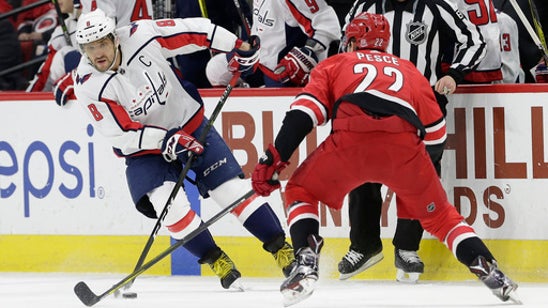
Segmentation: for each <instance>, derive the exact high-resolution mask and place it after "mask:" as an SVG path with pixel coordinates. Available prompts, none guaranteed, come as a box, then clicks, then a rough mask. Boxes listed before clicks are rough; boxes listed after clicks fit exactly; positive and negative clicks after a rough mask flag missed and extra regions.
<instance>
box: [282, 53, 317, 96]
mask: <svg viewBox="0 0 548 308" xmlns="http://www.w3.org/2000/svg"><path fill="white" fill-rule="evenodd" d="M316 65H318V58H317V57H316V54H315V53H314V51H312V50H311V49H310V48H308V47H302V48H298V47H293V48H292V49H291V50H290V51H289V52H288V53H287V55H285V57H283V59H282V60H280V63H278V66H276V69H274V72H275V73H276V74H278V76H279V77H280V81H281V82H282V83H286V82H291V83H292V84H294V85H296V86H299V87H302V86H304V85H306V84H307V83H308V77H309V76H310V72H311V71H312V69H313V68H314V67H315V66H316Z"/></svg>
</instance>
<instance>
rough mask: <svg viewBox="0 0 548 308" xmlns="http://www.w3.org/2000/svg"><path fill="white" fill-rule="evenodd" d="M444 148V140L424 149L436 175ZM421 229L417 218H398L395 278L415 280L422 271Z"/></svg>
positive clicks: (395, 236) (395, 238)
mask: <svg viewBox="0 0 548 308" xmlns="http://www.w3.org/2000/svg"><path fill="white" fill-rule="evenodd" d="M444 148H445V142H442V143H440V144H436V145H429V146H426V151H427V153H428V156H429V157H430V161H431V162H432V164H433V165H434V169H435V170H436V174H437V175H438V177H439V176H440V175H441V159H442V156H443V150H444ZM423 231H424V229H423V228H422V226H421V224H420V222H419V221H418V220H412V219H398V222H397V224H396V232H395V234H394V238H393V239H392V244H393V245H394V264H395V266H396V280H398V281H402V282H416V281H417V280H418V279H419V276H420V274H422V273H424V263H423V262H422V260H421V258H420V256H419V255H418V250H419V245H420V241H421V239H422V235H423Z"/></svg>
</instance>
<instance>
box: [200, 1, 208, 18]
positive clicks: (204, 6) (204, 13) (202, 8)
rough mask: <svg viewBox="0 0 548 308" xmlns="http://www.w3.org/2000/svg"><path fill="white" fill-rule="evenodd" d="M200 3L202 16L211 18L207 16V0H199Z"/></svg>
mask: <svg viewBox="0 0 548 308" xmlns="http://www.w3.org/2000/svg"><path fill="white" fill-rule="evenodd" d="M198 4H199V5H200V12H201V13H202V17H205V18H209V17H208V16H207V6H206V4H205V0H198Z"/></svg>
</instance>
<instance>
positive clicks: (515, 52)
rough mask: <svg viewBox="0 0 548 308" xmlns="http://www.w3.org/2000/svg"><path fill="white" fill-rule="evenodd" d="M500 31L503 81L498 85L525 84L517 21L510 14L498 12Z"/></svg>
mask: <svg viewBox="0 0 548 308" xmlns="http://www.w3.org/2000/svg"><path fill="white" fill-rule="evenodd" d="M496 12H497V22H498V25H499V29H500V51H501V56H502V58H501V59H502V80H501V81H499V82H496V83H524V82H525V72H524V71H523V69H522V68H521V63H520V61H519V59H520V57H519V31H518V25H517V23H516V21H515V20H514V19H513V18H512V17H510V16H509V15H508V14H506V13H504V12H502V11H499V10H497V11H496Z"/></svg>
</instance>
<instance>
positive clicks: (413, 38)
mask: <svg viewBox="0 0 548 308" xmlns="http://www.w3.org/2000/svg"><path fill="white" fill-rule="evenodd" d="M427 32H428V26H427V25H426V24H424V23H423V22H420V21H413V22H410V23H408V24H407V33H406V35H405V38H406V39H407V41H408V42H409V43H410V44H414V45H420V44H422V43H424V42H425V41H426V36H427Z"/></svg>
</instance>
